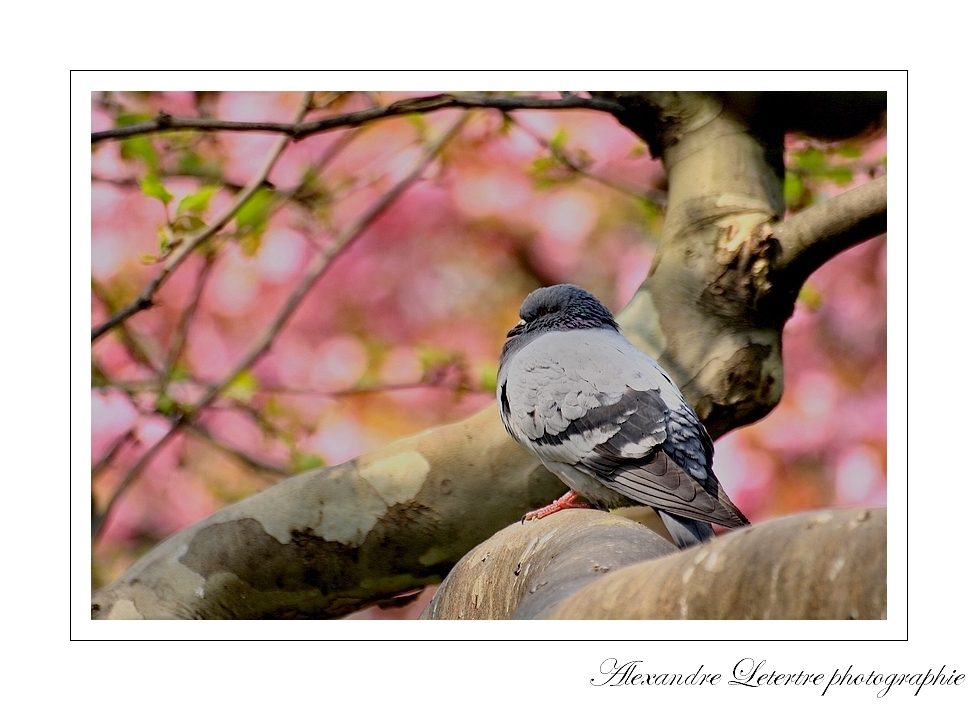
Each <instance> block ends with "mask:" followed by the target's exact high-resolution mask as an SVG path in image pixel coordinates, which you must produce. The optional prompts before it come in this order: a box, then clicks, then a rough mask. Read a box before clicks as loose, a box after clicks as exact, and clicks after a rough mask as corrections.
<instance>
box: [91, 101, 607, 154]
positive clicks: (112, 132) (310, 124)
mask: <svg viewBox="0 0 978 711" xmlns="http://www.w3.org/2000/svg"><path fill="white" fill-rule="evenodd" d="M456 108H465V109H476V108H483V109H486V108H488V109H500V110H502V111H515V110H518V109H544V110H547V109H550V110H553V109H594V110H597V111H609V112H612V113H614V112H617V111H621V110H622V107H621V105H620V104H618V103H617V102H615V101H609V100H607V99H586V98H582V97H580V96H574V95H572V94H568V95H565V96H562V97H561V98H560V99H539V98H537V97H534V96H489V95H486V94H437V95H435V96H425V97H420V98H414V99H403V100H401V101H395V102H394V103H392V104H388V105H387V106H378V107H376V108H370V109H366V110H364V111H355V112H353V113H349V114H341V115H339V116H328V117H326V118H323V119H319V120H316V121H307V122H305V123H300V122H299V120H298V119H296V121H295V122H293V123H276V122H274V121H220V120H217V119H207V118H181V117H178V116H170V115H169V114H166V113H160V114H159V115H158V116H157V117H156V118H155V119H153V120H151V121H143V122H142V123H134V124H131V125H129V126H117V127H116V128H110V129H108V130H106V131H96V132H95V133H93V134H92V143H98V142H100V141H105V140H108V139H119V138H129V137H131V136H139V135H141V134H146V133H161V132H164V131H180V130H187V129H192V130H195V131H267V132H271V133H282V134H285V135H286V136H288V137H290V138H292V139H294V140H297V141H298V140H300V139H303V138H306V137H308V136H312V135H314V134H317V133H323V132H324V131H332V130H334V129H337V128H342V127H345V126H359V125H361V124H364V123H367V122H369V121H376V120H377V119H383V118H390V117H393V116H404V115H405V114H420V113H428V112H431V111H439V110H441V109H456Z"/></svg>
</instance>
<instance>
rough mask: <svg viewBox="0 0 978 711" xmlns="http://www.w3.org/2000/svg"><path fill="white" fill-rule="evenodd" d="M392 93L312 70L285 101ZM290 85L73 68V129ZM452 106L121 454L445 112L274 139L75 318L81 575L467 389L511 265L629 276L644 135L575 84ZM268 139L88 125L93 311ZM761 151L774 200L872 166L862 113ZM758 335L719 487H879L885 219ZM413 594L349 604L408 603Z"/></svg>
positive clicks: (760, 511) (585, 276)
mask: <svg viewBox="0 0 978 711" xmlns="http://www.w3.org/2000/svg"><path fill="white" fill-rule="evenodd" d="M408 96H412V94H406V93H393V92H315V93H314V94H313V95H312V108H311V109H310V110H309V111H308V112H307V115H306V118H307V119H311V118H319V117H323V116H327V115H330V114H340V113H348V112H351V111H356V110H361V109H366V108H370V107H372V106H381V105H386V104H389V103H390V102H392V101H395V100H398V99H402V98H406V97H408ZM540 96H545V97H550V98H556V97H557V96H558V95H557V94H556V93H555V94H547V93H541V94H540ZM304 99H305V97H304V95H303V94H300V93H290V92H283V93H243V92H227V93H218V92H173V93H138V92H133V93H121V92H97V93H94V94H93V95H92V130H93V131H99V130H104V129H108V128H111V127H113V126H118V125H125V124H128V123H134V122H138V121H141V120H145V119H148V118H152V117H153V116H156V115H157V114H158V113H159V112H161V111H162V112H166V113H168V114H170V115H173V116H182V117H198V116H202V117H212V118H220V119H227V120H236V121H282V122H287V121H291V120H293V118H294V117H295V115H296V112H297V109H299V107H300V106H301V105H302V102H303V101H304ZM465 115H466V116H467V119H466V121H465V123H464V125H463V126H462V128H461V129H460V130H459V132H458V133H457V134H455V135H454V136H453V137H452V138H451V139H450V140H449V141H448V142H447V143H446V145H445V147H444V148H443V149H442V150H440V151H439V152H438V154H437V156H436V157H435V159H434V160H433V161H431V163H430V164H429V165H427V166H426V167H425V168H424V170H423V171H422V172H421V174H420V176H419V178H418V179H417V180H416V181H415V182H414V183H413V184H412V185H411V186H410V187H409V188H408V189H407V190H406V192H404V193H403V194H402V195H401V196H400V197H398V198H397V199H396V201H395V202H394V203H393V204H392V205H391V206H390V207H389V209H387V210H386V211H385V212H384V213H383V214H382V215H381V216H380V218H379V219H377V220H376V221H375V222H373V223H372V224H371V225H370V226H369V227H368V228H367V229H365V230H363V231H362V233H360V234H358V235H357V236H356V237H355V238H354V240H353V241H352V242H351V243H350V244H349V246H348V247H347V248H346V249H345V250H344V251H343V252H341V253H340V255H339V256H338V257H336V258H335V260H334V261H333V262H332V263H331V264H330V266H329V268H328V269H327V270H326V272H325V273H324V274H323V276H322V278H321V279H319V280H318V281H317V282H316V284H315V286H314V287H313V288H312V289H311V290H310V291H309V292H308V293H307V294H306V295H305V298H304V299H303V301H302V302H301V305H300V306H299V307H298V309H297V310H296V311H295V313H294V314H293V315H292V316H291V318H289V319H288V320H287V321H286V323H285V324H284V326H283V327H282V328H281V329H280V330H278V331H276V333H275V337H274V339H273V341H272V345H271V347H270V349H269V350H268V352H267V353H265V354H264V356H263V357H261V358H260V359H259V360H258V361H257V362H256V363H255V365H254V366H252V367H250V368H247V369H244V370H242V371H241V372H239V373H237V374H236V376H235V378H234V380H233V382H232V384H231V387H229V388H228V389H227V390H226V391H225V392H224V394H223V395H222V396H221V397H219V398H218V399H217V400H215V402H214V403H213V405H211V406H210V407H208V408H207V410H206V412H204V413H203V414H202V415H201V416H200V417H199V418H198V419H197V420H196V422H197V425H196V426H195V427H193V428H192V429H189V430H186V431H184V432H182V433H181V434H179V435H177V436H176V437H175V438H173V439H172V440H171V441H169V442H168V443H167V444H166V445H165V446H164V447H162V449H160V451H159V452H158V453H157V454H156V456H154V457H153V459H152V460H151V461H150V462H149V464H148V466H147V467H146V468H145V469H144V470H142V471H140V472H139V473H138V474H137V475H136V476H134V477H127V474H128V473H129V472H130V471H131V470H132V467H133V465H134V464H135V463H136V462H137V461H139V459H140V457H141V456H142V455H143V454H144V453H145V452H146V451H147V449H148V448H150V447H152V446H153V445H154V444H155V443H156V442H157V441H158V440H159V439H160V438H161V437H162V436H163V435H164V434H165V433H166V432H167V431H168V430H169V429H170V427H171V426H172V423H173V421H174V418H175V417H176V416H177V415H178V414H179V413H180V411H181V408H185V407H186V406H187V405H189V404H191V403H193V402H194V401H195V400H196V399H197V398H199V397H200V395H201V394H202V393H203V392H205V391H206V389H207V387H208V386H210V385H212V384H214V383H218V382H221V381H222V380H224V379H225V378H226V377H227V376H228V375H229V374H232V373H235V372H236V370H237V368H236V364H238V363H239V362H240V361H241V359H242V357H243V356H244V355H245V354H246V352H247V351H248V349H249V348H251V347H252V346H253V345H254V344H255V343H256V342H257V341H258V340H259V338H260V337H261V336H262V335H263V334H265V333H267V331H268V329H269V328H270V326H271V324H272V322H273V320H274V319H275V316H276V315H277V313H278V312H279V311H280V309H281V308H282V307H283V304H285V303H286V301H287V299H288V298H289V296H290V295H291V294H292V293H293V291H294V290H295V288H296V285H297V282H298V281H299V279H300V278H301V276H302V275H303V273H304V272H305V270H306V269H307V268H308V266H309V264H310V262H311V261H312V260H313V259H314V257H315V256H316V254H317V253H318V252H320V251H322V250H324V249H329V248H331V246H333V245H335V242H336V240H337V239H338V238H339V236H341V235H343V234H344V230H346V229H348V228H349V227H350V226H351V225H352V224H354V223H355V222H356V220H357V219H358V217H360V216H361V215H363V214H364V213H366V212H367V211H368V210H369V209H370V208H371V206H372V205H373V204H375V203H376V202H377V201H378V200H379V199H380V198H381V197H382V196H383V195H384V194H385V192H386V191H388V190H389V189H390V188H391V187H392V186H393V185H394V184H395V183H397V182H398V181H399V180H400V179H402V178H403V177H404V176H406V175H407V174H409V173H410V172H411V170H412V169H413V168H414V167H415V166H416V165H417V162H418V161H419V159H420V158H421V156H422V154H423V153H424V151H425V147H426V146H427V145H431V144H432V143H434V142H437V141H438V140H439V138H440V137H441V136H443V135H444V134H445V132H446V131H448V130H449V129H450V128H451V127H452V126H453V125H455V124H456V122H458V121H459V120H460V118H461V117H462V116H463V112H462V111H460V110H444V111H440V112H435V113H431V114H425V115H415V116H409V117H401V118H391V119H385V120H382V121H377V122H374V123H370V124H367V125H364V126H360V127H355V128H346V129H341V130H336V131H332V132H329V133H325V134H320V135H315V136H312V137H310V138H307V139H304V140H302V141H299V142H294V143H290V144H289V145H288V146H287V147H286V148H285V150H284V151H283V152H282V154H281V155H280V157H279V158H278V159H277V161H276V162H275V163H274V166H273V167H272V169H271V172H270V173H269V175H268V178H267V181H266V182H265V183H264V184H263V186H262V188H261V189H260V190H259V191H257V193H256V194H255V195H254V196H253V197H252V198H251V199H250V200H249V201H248V203H246V205H245V207H244V208H243V209H242V211H241V212H240V213H239V214H238V216H237V219H235V220H233V221H231V222H230V223H229V224H228V225H227V226H226V227H225V228H224V229H223V230H222V231H221V232H220V233H219V234H218V236H217V237H216V238H215V239H213V240H211V242H210V243H209V245H210V246H209V248H208V249H206V250H199V251H198V252H195V253H194V254H193V255H191V256H190V257H189V258H188V259H187V260H186V261H185V262H184V263H183V264H182V265H181V266H180V267H179V268H178V269H177V270H176V271H175V272H174V274H173V276H172V277H171V278H170V279H169V280H168V281H167V282H166V283H165V284H164V286H163V288H162V289H161V290H160V291H159V292H158V293H157V295H156V297H155V299H154V301H155V303H156V306H155V307H154V308H152V309H149V310H147V311H143V312H140V313H138V314H136V315H135V316H134V317H132V318H131V319H129V320H128V321H127V322H126V323H125V327H124V328H121V329H115V330H113V331H111V332H109V333H108V334H106V335H105V336H103V337H102V338H100V339H99V340H97V341H96V343H95V344H94V345H93V348H92V442H91V444H92V510H93V520H95V519H96V518H99V517H101V516H102V515H103V514H104V513H105V511H106V506H107V503H108V502H109V501H110V500H113V499H114V503H113V505H112V508H111V511H109V513H108V516H107V518H105V521H104V525H102V526H101V527H100V529H99V532H98V535H97V536H96V537H95V539H94V542H93V552H92V587H93V589H96V588H99V587H101V586H103V585H105V584H107V583H108V582H110V581H111V580H112V579H114V578H115V577H116V576H117V575H118V574H120V573H121V572H122V571H123V570H124V569H125V568H126V567H127V566H128V565H129V564H131V563H132V562H133V561H134V560H136V559H137V558H138V557H139V556H140V555H142V554H143V553H145V552H146V551H147V550H148V549H149V548H150V547H152V546H153V545H154V544H155V543H157V542H158V541H160V540H161V539H163V538H165V537H166V536H167V535H169V534H171V533H173V532H175V531H177V530H179V529H180V528H183V527H185V526H187V525H189V524H192V523H194V522H196V521H198V520H200V519H201V518H203V517H205V516H207V515H208V514H210V513H212V512H213V511H215V510H217V509H219V508H221V507H223V506H225V505H227V504H229V503H231V502H234V501H238V500H240V499H242V498H244V497H246V496H248V495H250V494H252V493H255V492H257V491H260V490H262V489H264V488H267V487H268V486H270V485H272V484H274V483H275V482H277V481H280V480H281V479H283V478H285V477H288V476H290V475H291V474H293V473H295V472H298V471H303V470H305V469H309V468H312V467H315V466H320V465H322V464H338V463H341V462H344V461H346V460H348V459H350V458H351V457H355V456H357V455H358V454H361V453H363V452H365V451H368V450H371V449H374V448H376V447H378V446H380V445H383V444H384V443H386V442H389V441H391V440H394V439H397V438H399V437H403V436H406V435H410V434H413V433H416V432H419V431H421V430H424V429H427V428H430V427H434V426H437V425H439V424H443V423H447V422H452V421H455V420H458V419H461V418H463V417H465V416H467V415H469V414H472V413H474V412H475V411H477V410H479V409H481V408H483V407H486V406H488V405H491V404H492V403H493V396H494V388H495V373H496V367H497V358H498V354H499V350H500V348H501V346H502V343H503V341H504V339H505V333H506V331H507V330H508V329H509V328H510V327H511V326H512V324H513V323H514V322H515V321H516V319H517V315H516V314H517V310H518V308H519V305H520V303H521V302H522V300H523V298H524V297H525V295H526V294H527V292H529V291H530V290H532V289H534V288H536V287H538V286H541V285H545V284H552V283H559V282H573V283H576V284H580V285H581V286H583V287H585V288H587V289H589V290H590V291H592V292H594V293H595V294H596V295H597V296H598V297H599V298H600V299H602V300H603V301H604V302H605V303H606V304H607V305H608V306H609V307H611V308H612V310H618V309H620V308H621V307H622V306H624V304H626V303H627V302H628V300H629V298H630V297H631V296H632V294H633V293H634V291H635V290H636V288H637V287H638V285H639V284H640V283H641V281H642V280H643V279H644V277H645V275H646V274H647V272H648V269H649V267H650V265H651V262H652V258H653V256H654V254H655V247H656V237H657V235H658V234H659V231H660V229H661V225H662V219H663V206H664V204H665V190H666V188H667V186H666V185H665V175H664V172H663V169H662V165H661V162H659V161H657V160H652V159H651V158H650V156H649V153H648V150H647V149H646V147H645V145H644V144H643V143H642V142H641V141H640V140H639V139H638V138H637V137H636V136H635V135H634V134H632V133H631V132H630V131H628V130H627V129H625V128H624V127H622V126H621V125H620V124H618V122H617V121H616V120H615V119H614V118H612V117H611V116H609V115H606V114H603V113H599V112H593V111H585V110H573V111H559V112H557V111H528V110H524V111H514V112H510V113H509V114H507V115H503V114H502V113H500V112H499V111H495V110H474V111H469V112H465ZM276 140H277V137H276V136H275V135H273V134H267V133H230V132H214V133H207V132H189V131H180V132H172V133H163V134H155V135H150V136H139V137H133V138H129V139H126V140H121V141H103V142H100V143H97V144H94V145H93V149H92V184H91V187H92V245H91V250H92V251H91V257H92V301H91V314H92V324H93V326H94V325H96V324H100V323H102V322H103V321H104V320H105V319H106V318H107V316H108V315H109V314H110V313H114V312H115V311H117V310H118V309H119V308H121V307H122V306H123V305H125V304H126V303H128V302H129V301H131V300H132V299H133V298H135V297H136V296H137V294H138V293H139V291H140V290H141V289H142V288H143V287H144V286H145V285H146V284H147V283H148V282H149V281H151V280H152V279H153V277H154V276H155V275H156V274H157V273H158V271H159V270H160V268H161V266H160V264H161V260H162V259H164V258H165V256H166V254H167V251H168V250H169V249H171V248H172V246H173V245H174V244H179V241H180V240H181V239H183V238H184V237H185V236H186V235H187V234H189V232H190V231H192V230H194V229H197V228H199V227H200V226H201V225H203V224H207V223H208V221H209V220H211V219H213V218H214V217H215V215H217V214H218V213H219V212H220V211H221V209H222V208H224V207H226V206H227V205H228V204H229V203H230V202H231V201H232V200H233V199H234V196H235V195H236V194H237V193H238V192H239V191H240V190H241V189H242V187H243V186H245V185H246V184H247V183H248V182H249V181H250V180H252V178H253V177H254V176H255V174H256V173H257V172H258V171H259V170H260V169H261V167H262V165H263V164H264V162H265V161H266V159H267V157H268V155H269V153H270V151H271V150H272V148H273V146H274V145H275V142H276ZM785 160H786V164H787V168H788V172H787V179H786V182H785V197H786V203H787V205H788V208H789V214H790V212H792V211H797V210H799V209H802V208H804V207H805V206H807V205H809V204H812V203H813V202H817V201H820V200H824V199H826V198H828V197H830V196H832V195H835V194H838V193H839V192H843V191H845V190H848V189H850V188H852V187H855V186H856V185H858V184H860V183H863V182H866V181H867V180H869V179H871V178H872V177H874V176H877V175H881V174H883V173H885V171H886V135H885V129H880V130H879V131H877V132H875V133H873V134H871V135H867V136H863V137H861V138H859V139H853V140H848V141H845V142H841V143H829V142H824V141H815V140H811V139H808V138H805V137H803V136H789V137H788V138H787V140H786V150H785ZM784 359H785V391H784V396H783V398H782V401H781V403H780V405H779V406H778V407H777V408H776V409H775V411H774V412H773V413H771V414H770V415H769V416H768V417H766V418H764V419H763V420H762V421H760V422H758V423H756V424H754V425H751V426H749V427H745V428H742V429H739V430H737V431H735V432H733V433H730V434H728V435H727V436H725V437H723V438H721V439H720V440H719V441H718V442H717V443H716V450H717V453H716V464H715V469H716V472H717V474H718V476H719V478H720V479H721V481H722V482H723V485H724V488H725V489H726V490H727V492H728V493H729V494H730V496H731V497H732V498H733V500H734V501H736V502H737V504H738V505H739V506H740V508H741V509H742V510H743V511H744V513H745V514H746V515H747V516H748V517H749V518H750V519H751V520H752V521H755V522H759V521H764V520H767V519H771V518H775V517H778V516H782V515H785V514H788V513H792V512H796V511H802V510H807V509H811V508H817V507H824V506H852V505H871V506H882V505H885V504H886V238H885V236H884V237H882V238H877V239H874V240H871V241H869V242H867V243H864V244H862V245H859V246H857V247H854V248H852V249H850V250H848V251H847V252H845V253H843V254H841V255H839V256H838V257H836V258H835V259H833V260H831V261H830V262H829V263H828V264H826V265H825V266H824V267H822V268H821V269H820V270H818V271H817V272H816V273H815V274H814V275H812V277H811V278H810V279H809V281H808V282H807V283H806V284H805V287H804V288H803V290H802V293H801V295H800V297H799V301H798V303H797V305H796V308H795V313H794V315H793V316H792V317H791V319H790V320H789V321H788V323H787V326H786V328H785V333H784ZM124 482H125V485H124V486H123V483H124ZM120 487H123V488H122V489H121V491H120ZM429 596H430V591H428V592H426V593H425V594H423V595H422V596H421V598H420V599H417V600H414V601H413V602H411V603H410V604H407V605H406V606H403V607H399V608H397V607H395V608H391V609H387V610H380V609H378V608H372V609H370V610H365V611H362V612H360V613H358V614H357V616H359V617H416V616H417V614H418V612H419V608H420V606H422V605H423V604H424V602H425V601H426V600H427V598H428V597H429Z"/></svg>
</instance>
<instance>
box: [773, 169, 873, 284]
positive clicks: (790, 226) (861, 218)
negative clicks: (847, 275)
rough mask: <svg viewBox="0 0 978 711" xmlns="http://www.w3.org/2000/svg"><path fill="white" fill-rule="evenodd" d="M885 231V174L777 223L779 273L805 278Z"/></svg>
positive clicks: (775, 237)
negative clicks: (837, 256)
mask: <svg viewBox="0 0 978 711" xmlns="http://www.w3.org/2000/svg"><path fill="white" fill-rule="evenodd" d="M884 232H886V176H885V175H884V176H882V177H880V178H876V179H874V180H871V181H870V182H868V183H865V184H864V185H860V186H859V187H857V188H853V189H852V190H849V191H848V192H844V193H842V194H841V195H837V196H836V197H834V198H831V199H829V200H826V201H825V202H821V203H818V204H815V205H812V206H811V207H809V208H807V209H805V210H803V211H802V212H799V213H798V214H797V215H794V216H793V217H792V218H791V219H789V220H786V221H784V222H782V223H779V224H777V225H775V226H774V228H773V230H772V231H771V236H772V237H773V238H774V239H775V240H777V241H778V245H779V253H777V254H776V256H775V259H774V263H773V264H772V265H771V266H772V269H773V270H774V271H776V272H781V273H782V274H785V275H797V276H796V277H795V280H796V281H797V280H798V279H799V278H800V281H798V286H801V282H803V281H804V279H805V277H807V276H808V275H809V274H811V273H812V272H814V271H815V270H816V269H818V268H819V267H820V266H822V265H823V264H825V262H827V261H829V259H831V258H832V257H834V256H835V255H836V254H838V253H839V252H842V251H843V250H846V249H848V248H849V247H852V246H853V245H856V244H858V243H859V242H863V241H865V240H867V239H869V238H871V237H876V236H877V235H880V234H883V233H884Z"/></svg>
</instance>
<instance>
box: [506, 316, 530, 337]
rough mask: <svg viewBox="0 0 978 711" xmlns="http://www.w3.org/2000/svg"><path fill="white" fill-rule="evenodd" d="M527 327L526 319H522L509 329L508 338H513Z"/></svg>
mask: <svg viewBox="0 0 978 711" xmlns="http://www.w3.org/2000/svg"><path fill="white" fill-rule="evenodd" d="M525 328H526V321H524V320H523V319H520V321H519V323H517V324H516V325H515V326H513V327H512V328H511V329H509V333H507V334H506V338H512V337H513V336H518V335H520V334H521V333H523V331H524V330H525Z"/></svg>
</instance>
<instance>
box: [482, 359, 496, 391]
mask: <svg viewBox="0 0 978 711" xmlns="http://www.w3.org/2000/svg"><path fill="white" fill-rule="evenodd" d="M498 370H499V368H498V366H495V365H494V364H490V365H483V366H482V367H481V368H480V369H479V389H480V390H483V391H485V392H488V393H494V392H496V374H497V371H498Z"/></svg>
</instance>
